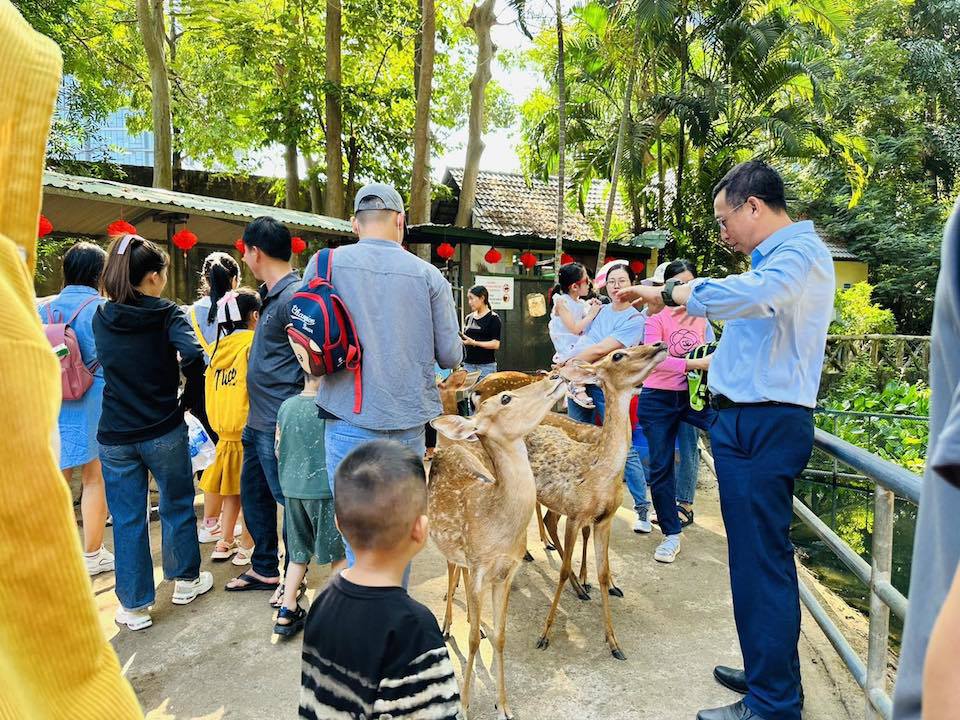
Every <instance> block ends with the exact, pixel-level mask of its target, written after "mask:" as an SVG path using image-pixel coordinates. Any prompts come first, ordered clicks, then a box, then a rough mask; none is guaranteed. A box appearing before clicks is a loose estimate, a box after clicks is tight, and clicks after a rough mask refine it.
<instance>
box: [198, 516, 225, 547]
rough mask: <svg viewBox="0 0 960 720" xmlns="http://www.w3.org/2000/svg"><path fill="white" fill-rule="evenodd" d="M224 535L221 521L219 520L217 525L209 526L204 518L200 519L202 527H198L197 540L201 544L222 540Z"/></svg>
mask: <svg viewBox="0 0 960 720" xmlns="http://www.w3.org/2000/svg"><path fill="white" fill-rule="evenodd" d="M222 537H223V528H221V527H220V522H219V521H217V524H216V525H211V526H208V525H207V524H206V523H204V522H203V521H202V520H201V521H200V527H199V528H197V540H199V541H200V543H201V544H206V543H212V542H216V541H217V540H220V539H221V538H222Z"/></svg>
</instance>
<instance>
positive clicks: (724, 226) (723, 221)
mask: <svg viewBox="0 0 960 720" xmlns="http://www.w3.org/2000/svg"><path fill="white" fill-rule="evenodd" d="M746 204H747V201H746V200H744V201H743V202H742V203H740V204H739V205H737V206H736V207H735V208H734V209H733V210H731V211H730V212H728V213H727V214H726V215H724V216H723V217H718V218H714V220H716V221H717V225H719V226H720V229H721V230H726V229H727V218H729V217H730V216H731V215H733V214H734V213H735V212H736V211H737V210H739V209H740V208H742V207H743V206H744V205H746Z"/></svg>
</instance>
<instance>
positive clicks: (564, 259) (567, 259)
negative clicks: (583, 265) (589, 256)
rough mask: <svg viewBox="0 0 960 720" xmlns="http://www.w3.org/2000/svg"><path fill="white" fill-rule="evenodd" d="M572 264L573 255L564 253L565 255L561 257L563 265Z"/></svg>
mask: <svg viewBox="0 0 960 720" xmlns="http://www.w3.org/2000/svg"><path fill="white" fill-rule="evenodd" d="M572 262H574V260H573V255H571V254H570V253H564V254H563V255H561V256H560V264H561V265H569V264H570V263H572Z"/></svg>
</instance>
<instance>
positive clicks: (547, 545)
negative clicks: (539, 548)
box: [533, 503, 557, 550]
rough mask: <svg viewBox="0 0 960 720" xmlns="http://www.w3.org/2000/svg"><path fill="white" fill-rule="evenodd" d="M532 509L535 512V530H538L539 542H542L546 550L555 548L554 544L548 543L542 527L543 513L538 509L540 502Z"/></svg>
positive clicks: (544, 529) (545, 532)
mask: <svg viewBox="0 0 960 720" xmlns="http://www.w3.org/2000/svg"><path fill="white" fill-rule="evenodd" d="M533 511H534V512H535V513H536V514H537V530H539V531H540V542H542V543H543V547H544V549H546V550H556V549H557V548H556V546H555V545H552V544H551V543H550V540H549V539H548V538H547V531H546V528H545V527H544V522H543V515H542V513H541V510H540V503H537V504H536V506H535V507H534V508H533Z"/></svg>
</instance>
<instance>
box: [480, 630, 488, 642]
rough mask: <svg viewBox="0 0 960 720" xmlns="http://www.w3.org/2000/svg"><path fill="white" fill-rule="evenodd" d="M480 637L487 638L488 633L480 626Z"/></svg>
mask: <svg viewBox="0 0 960 720" xmlns="http://www.w3.org/2000/svg"><path fill="white" fill-rule="evenodd" d="M480 639H481V640H486V639H487V634H486V633H485V632H484V631H483V628H480Z"/></svg>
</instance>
